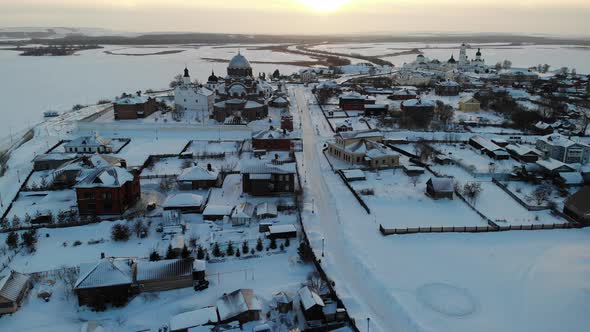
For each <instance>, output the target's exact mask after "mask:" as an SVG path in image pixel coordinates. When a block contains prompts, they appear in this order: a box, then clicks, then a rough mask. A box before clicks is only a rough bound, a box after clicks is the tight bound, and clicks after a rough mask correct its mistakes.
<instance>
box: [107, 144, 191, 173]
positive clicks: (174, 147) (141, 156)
mask: <svg viewBox="0 0 590 332" xmlns="http://www.w3.org/2000/svg"><path fill="white" fill-rule="evenodd" d="M187 143H188V140H187V139H186V138H182V137H153V138H152V137H150V138H148V137H141V138H134V139H133V140H132V141H131V143H129V145H127V146H126V147H125V148H123V150H121V151H120V152H119V153H117V155H116V156H117V157H119V158H123V159H125V160H126V161H127V166H128V167H136V166H142V165H143V163H144V162H145V161H146V159H147V158H148V157H149V156H150V155H158V154H160V155H171V154H180V153H181V152H182V149H184V147H185V146H186V144H187Z"/></svg>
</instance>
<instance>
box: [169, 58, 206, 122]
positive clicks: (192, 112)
mask: <svg viewBox="0 0 590 332" xmlns="http://www.w3.org/2000/svg"><path fill="white" fill-rule="evenodd" d="M214 102H215V94H214V93H213V91H211V90H209V89H207V88H205V87H202V86H200V85H198V84H195V83H193V82H191V77H190V75H189V71H188V68H185V69H184V75H183V77H182V82H181V83H180V84H178V85H177V86H176V87H175V88H174V105H175V106H176V110H177V111H179V112H184V113H185V114H187V115H188V116H189V117H190V118H193V119H195V118H196V119H197V120H199V121H204V120H205V119H208V118H209V115H210V113H211V111H212V110H213V103H214Z"/></svg>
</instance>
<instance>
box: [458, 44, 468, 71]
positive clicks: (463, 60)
mask: <svg viewBox="0 0 590 332" xmlns="http://www.w3.org/2000/svg"><path fill="white" fill-rule="evenodd" d="M468 64H469V58H468V57H467V46H466V45H465V43H463V44H461V51H460V52H459V68H465V67H466V66H467V65H468Z"/></svg>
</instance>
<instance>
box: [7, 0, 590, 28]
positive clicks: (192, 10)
mask: <svg viewBox="0 0 590 332" xmlns="http://www.w3.org/2000/svg"><path fill="white" fill-rule="evenodd" d="M588 17H590V0H560V1H555V0H521V1H514V0H470V1H466V0H165V1H163V0H0V26H1V27H40V26H43V27H47V26H63V27H96V28H106V29H112V30H118V31H131V32H215V33H246V34H250V33H252V34H254V33H256V34H372V33H392V34H395V33H408V32H415V33H422V32H443V33H445V32H446V33H448V32H460V33H465V32H469V33H473V32H501V33H527V34H533V33H535V34H550V35H565V36H590V24H588V21H587V20H588Z"/></svg>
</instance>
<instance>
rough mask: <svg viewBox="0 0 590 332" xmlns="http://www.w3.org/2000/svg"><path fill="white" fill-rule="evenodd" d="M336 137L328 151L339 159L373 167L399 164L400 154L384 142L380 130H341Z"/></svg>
mask: <svg viewBox="0 0 590 332" xmlns="http://www.w3.org/2000/svg"><path fill="white" fill-rule="evenodd" d="M334 137H335V139H334V141H333V142H330V143H328V152H329V153H330V154H331V155H332V156H334V157H336V158H338V159H341V160H343V161H345V162H348V163H350V164H353V165H364V166H368V167H372V168H380V167H393V166H397V165H399V154H397V153H396V152H394V151H393V150H391V149H389V148H388V147H387V146H385V145H384V144H383V134H382V133H381V132H380V131H378V130H368V131H350V132H339V133H337V134H336V135H335V136H334Z"/></svg>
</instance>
